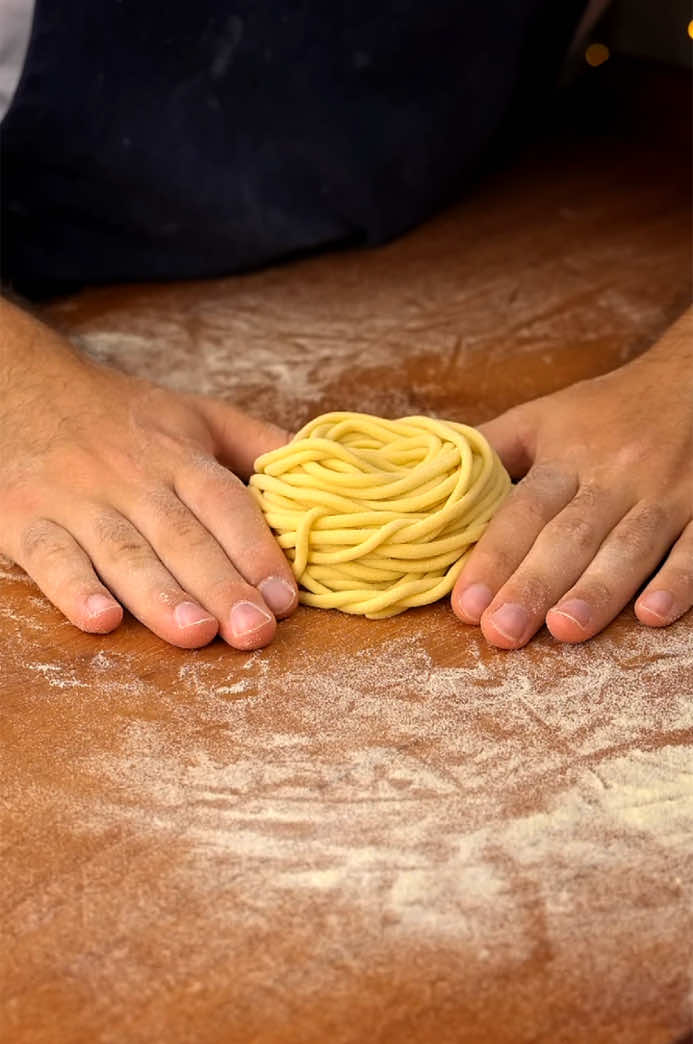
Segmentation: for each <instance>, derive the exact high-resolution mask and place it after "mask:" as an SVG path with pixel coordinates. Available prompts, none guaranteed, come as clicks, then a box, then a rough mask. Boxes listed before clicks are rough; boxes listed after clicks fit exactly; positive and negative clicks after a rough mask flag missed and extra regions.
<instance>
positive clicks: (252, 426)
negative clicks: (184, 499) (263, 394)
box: [193, 395, 291, 480]
mask: <svg viewBox="0 0 693 1044" xmlns="http://www.w3.org/2000/svg"><path fill="white" fill-rule="evenodd" d="M193 398H194V402H195V406H196V407H197V409H198V411H199V412H200V413H201V414H202V416H203V418H204V420H205V421H206V422H207V424H208V426H209V430H210V433H211V435H212V438H213V440H214V455H215V457H216V458H217V460H218V461H219V462H220V463H221V464H223V465H224V466H225V467H227V468H230V470H231V471H233V472H234V474H236V475H238V476H239V478H242V479H244V480H245V479H248V478H250V476H251V475H252V473H253V471H254V464H255V461H256V460H257V458H258V457H259V456H260V455H261V454H262V453H268V452H269V451H270V450H273V449H278V448H279V447H280V446H284V445H285V444H286V443H287V442H288V441H289V439H290V438H291V435H290V433H289V432H288V431H285V430H284V429H283V428H279V427H277V425H276V424H269V423H268V422H267V421H261V420H258V419H257V417H251V416H249V414H247V413H244V412H243V411H242V410H239V409H237V408H236V407H235V406H230V405H229V404H228V403H226V402H223V401H222V400H221V399H214V398H210V397H207V396H202V395H200V396H194V397H193Z"/></svg>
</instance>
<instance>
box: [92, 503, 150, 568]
mask: <svg viewBox="0 0 693 1044" xmlns="http://www.w3.org/2000/svg"><path fill="white" fill-rule="evenodd" d="M94 528H95V531H96V537H97V540H98V542H99V544H101V545H103V547H104V548H105V549H106V550H107V552H108V554H109V555H110V556H111V557H112V558H114V559H116V560H118V561H121V560H122V561H126V562H129V563H130V564H132V565H138V564H140V563H141V562H143V561H145V560H146V559H148V558H149V557H150V551H149V546H148V544H147V543H146V542H145V541H144V540H143V539H142V537H140V536H139V534H138V533H137V530H135V529H134V528H133V526H131V525H130V523H129V522H127V521H126V520H125V519H124V518H117V517H115V516H114V515H110V514H103V515H99V516H98V518H97V519H96V521H95V524H94Z"/></svg>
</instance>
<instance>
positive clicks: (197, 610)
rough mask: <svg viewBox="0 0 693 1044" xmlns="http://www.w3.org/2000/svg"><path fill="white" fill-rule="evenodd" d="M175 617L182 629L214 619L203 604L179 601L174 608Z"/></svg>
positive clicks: (210, 621)
mask: <svg viewBox="0 0 693 1044" xmlns="http://www.w3.org/2000/svg"><path fill="white" fill-rule="evenodd" d="M173 617H174V619H175V621H176V623H177V624H178V626H179V627H180V628H181V629H182V628H185V627H195V626H196V625H197V624H203V623H212V622H213V621H214V617H213V616H210V615H209V613H207V612H205V610H204V609H203V608H202V607H201V606H199V605H195V603H194V602H179V603H178V605H177V606H176V608H175V609H174V610H173Z"/></svg>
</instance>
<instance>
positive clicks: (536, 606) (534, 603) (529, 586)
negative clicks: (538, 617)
mask: <svg viewBox="0 0 693 1044" xmlns="http://www.w3.org/2000/svg"><path fill="white" fill-rule="evenodd" d="M516 584H517V588H518V590H519V591H520V592H521V601H522V602H523V604H525V605H526V606H527V607H528V608H529V609H532V610H533V611H535V612H541V611H543V609H544V608H545V607H546V606H547V605H550V604H551V602H552V601H553V597H552V592H551V589H550V586H549V584H548V583H547V581H546V580H544V579H542V577H541V576H538V575H536V574H528V575H526V576H518V577H517V581H516ZM513 586H515V582H514V583H513Z"/></svg>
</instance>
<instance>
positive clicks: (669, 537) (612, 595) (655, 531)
mask: <svg viewBox="0 0 693 1044" xmlns="http://www.w3.org/2000/svg"><path fill="white" fill-rule="evenodd" d="M677 521H678V526H677ZM680 531H681V523H680V518H679V519H678V520H677V518H676V513H675V512H673V511H665V510H664V509H663V508H662V507H661V506H660V505H658V504H643V503H640V504H637V505H636V506H635V507H634V508H632V510H631V511H629V512H628V514H627V515H626V516H625V518H623V519H622V521H621V522H620V523H619V524H618V525H617V526H616V528H615V529H614V530H613V531H612V532H611V533H610V534H609V536H608V537H607V539H606V540H605V541H604V543H603V544H602V547H601V548H600V550H599V551H598V553H597V555H596V556H595V558H594V560H593V562H592V563H591V565H590V566H589V567H588V569H587V570H586V571H585V572H584V574H583V575H582V577H581V578H580V579H579V580H578V582H577V583H576V584H575V586H574V587H572V588H571V589H570V590H569V591H568V592H567V593H566V594H565V596H564V597H563V598H562V599H561V600H560V601H559V602H558V604H557V605H555V606H554V607H553V608H552V609H551V610H550V611H549V612H548V613H547V617H546V624H547V626H548V628H549V630H550V631H551V634H552V635H553V636H554V638H558V639H559V640H560V641H564V642H582V641H584V640H585V639H586V638H591V637H592V636H593V635H595V634H597V633H598V632H599V631H601V630H602V629H603V628H604V627H606V625H607V624H608V623H610V622H611V621H612V620H613V619H614V617H615V616H616V615H617V614H618V613H619V612H620V611H621V609H623V607H624V605H626V604H627V602H628V601H629V600H630V599H631V598H632V597H633V595H634V594H635V592H636V591H637V589H638V587H640V585H641V583H642V582H643V580H644V579H645V577H647V576H648V575H649V574H650V573H651V572H652V570H653V569H654V568H655V566H656V565H657V564H658V562H660V561H661V559H662V557H663V555H664V554H665V553H666V551H667V550H668V548H669V547H671V544H672V543H673V541H674V540H675V538H676V536H677V534H678V533H679V532H680Z"/></svg>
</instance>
